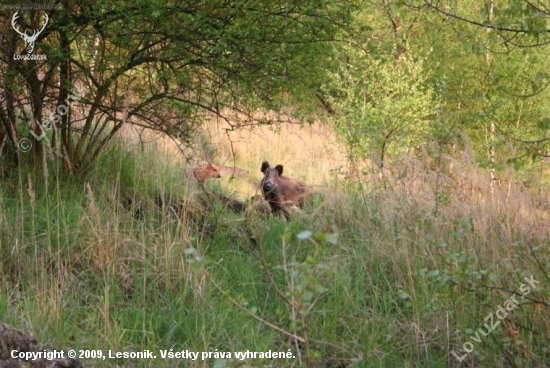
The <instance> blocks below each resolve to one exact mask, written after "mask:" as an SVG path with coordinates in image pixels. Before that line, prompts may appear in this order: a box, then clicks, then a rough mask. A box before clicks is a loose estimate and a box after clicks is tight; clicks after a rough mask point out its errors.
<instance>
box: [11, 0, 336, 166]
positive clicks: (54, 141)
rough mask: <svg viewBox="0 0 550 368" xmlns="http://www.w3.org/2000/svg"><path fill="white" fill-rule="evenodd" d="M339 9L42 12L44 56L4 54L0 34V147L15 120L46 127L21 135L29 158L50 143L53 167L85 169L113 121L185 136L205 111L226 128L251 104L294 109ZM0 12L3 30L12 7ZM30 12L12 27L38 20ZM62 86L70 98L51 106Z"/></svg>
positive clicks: (198, 6) (101, 4) (306, 95)
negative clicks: (48, 132)
mask: <svg viewBox="0 0 550 368" xmlns="http://www.w3.org/2000/svg"><path fill="white" fill-rule="evenodd" d="M345 10H346V6H344V5H342V4H338V3H333V2H319V1H308V0H296V1H284V2H279V1H277V2H270V3H269V4H268V3H265V2H261V1H253V2H244V3H235V4H233V3H227V2H220V1H217V0H211V1H206V2H201V3H182V2H178V1H176V2H174V1H168V2H150V1H137V2H133V3H131V4H130V3H128V2H124V1H115V2H112V1H107V2H106V1H93V2H82V3H79V4H68V3H67V4H65V5H64V6H63V7H61V8H54V10H52V11H50V12H49V18H50V23H49V25H48V27H47V28H46V31H45V32H44V33H43V35H42V36H41V38H40V42H39V43H38V44H37V50H38V51H37V52H41V53H43V54H45V55H46V56H47V60H45V61H25V60H15V59H14V58H13V57H12V56H13V54H16V53H19V52H21V45H22V42H20V40H19V39H18V37H19V35H17V34H16V33H15V32H7V33H6V35H5V37H3V38H2V43H1V45H0V47H1V48H2V55H3V58H4V60H3V61H4V62H3V63H2V65H1V68H2V71H3V72H2V74H3V78H2V84H1V86H2V89H1V93H2V96H3V99H4V101H5V103H4V104H2V107H1V110H0V120H1V121H2V129H1V130H0V141H2V142H4V141H8V142H9V145H7V146H3V148H4V150H5V151H4V152H0V153H1V154H6V152H11V156H12V157H13V160H14V163H15V164H17V162H18V159H19V158H20V157H19V156H20V152H19V151H18V150H17V147H18V144H19V141H20V140H21V138H22V137H21V135H22V131H21V130H20V129H19V126H20V119H21V120H22V122H23V124H22V125H30V126H31V127H32V129H33V131H34V133H35V134H36V135H37V136H40V135H41V133H42V131H43V130H44V127H50V126H52V123H53V128H54V130H53V136H52V137H50V139H51V141H50V142H48V143H49V144H48V145H47V146H44V145H43V143H44V142H46V141H47V139H44V140H35V139H33V137H32V136H29V139H31V141H32V143H33V153H34V156H33V157H34V158H35V159H37V160H38V161H40V160H39V158H40V157H41V156H45V152H43V151H44V150H46V152H47V151H49V150H52V151H53V152H54V153H57V154H58V155H57V156H58V157H60V158H62V162H63V165H64V166H63V168H64V169H65V171H68V172H75V173H76V172H79V171H86V170H87V169H88V168H89V167H90V164H91V163H92V162H94V161H95V160H96V159H97V157H98V155H99V153H100V152H101V150H103V149H104V147H105V146H106V145H107V143H108V142H109V141H110V140H111V139H112V138H113V137H114V136H115V135H116V134H117V133H118V132H119V131H120V130H121V129H122V127H123V126H125V125H133V126H134V127H135V128H136V129H141V128H148V129H153V130H158V131H161V132H164V133H166V134H168V135H169V136H171V137H173V138H174V139H176V140H179V141H181V142H183V143H186V142H187V143H188V142H189V139H190V137H191V133H193V132H194V131H195V130H196V128H197V127H198V126H200V125H201V122H202V121H203V120H202V119H204V118H205V117H207V116H208V117H211V116H212V115H218V116H221V117H222V118H225V119H227V120H228V121H229V122H230V123H231V124H232V127H233V128H235V127H237V126H243V125H251V124H254V123H257V121H258V119H257V117H256V116H254V115H253V113H254V112H255V110H256V109H257V108H259V107H262V108H263V109H276V110H280V109H281V108H282V107H283V106H290V105H291V104H293V105H295V106H296V107H300V108H303V107H305V106H307V104H308V103H309V104H311V102H312V100H313V96H314V94H313V93H314V89H315V87H316V86H317V85H318V84H319V83H320V80H322V79H323V73H324V71H325V67H326V65H327V63H326V60H328V59H327V58H325V57H324V55H326V54H327V53H329V52H330V45H329V42H330V41H331V40H333V38H334V35H335V32H336V30H337V29H338V28H339V27H340V24H342V23H343V22H344V21H345V18H346V12H345ZM2 12H3V17H2V19H3V25H2V27H3V28H4V29H7V28H8V27H9V22H10V21H11V17H12V14H11V13H10V12H9V10H8V9H7V8H5V9H3V10H2ZM38 13H40V12H31V16H32V17H31V18H32V19H31V20H30V21H28V22H27V23H23V24H26V25H28V26H29V28H32V26H31V25H36V24H38V23H39V22H40V19H41V18H40V17H38ZM24 18H25V17H23V16H22V17H21V18H20V19H19V21H20V22H24ZM69 93H73V94H74V95H75V96H76V97H77V98H78V99H80V101H78V103H76V102H75V103H74V106H71V108H70V113H65V114H60V110H59V107H60V106H61V105H64V104H65V105H66V104H67V103H66V102H65V101H66V99H67V98H68V97H70V96H69ZM61 111H64V110H63V108H62V110H61ZM56 112H57V114H58V115H59V116H57V117H56ZM276 121H277V119H273V118H271V119H264V120H260V123H267V124H270V123H273V122H276ZM42 126H43V127H42ZM6 150H7V151H6ZM44 160H45V159H44ZM42 166H44V165H42Z"/></svg>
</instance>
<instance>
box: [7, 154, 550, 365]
mask: <svg viewBox="0 0 550 368" xmlns="http://www.w3.org/2000/svg"><path fill="white" fill-rule="evenodd" d="M450 159H451V158H449V160H450ZM452 159H453V160H456V162H455V165H454V166H452V167H453V169H452V170H454V171H451V170H447V171H444V170H443V171H442V172H440V174H439V175H436V174H435V172H434V171H432V170H431V169H430V165H431V163H429V162H422V161H410V162H407V163H402V164H399V165H397V164H395V166H394V167H393V170H394V171H389V172H387V173H385V175H384V176H383V177H382V178H383V179H384V181H385V182H384V183H382V182H380V181H379V180H380V177H379V176H355V179H357V180H355V183H351V184H350V182H346V183H344V182H334V183H330V185H329V186H327V188H326V189H324V190H323V195H322V196H320V197H319V198H317V199H316V200H315V201H314V203H312V204H310V205H309V206H308V207H307V208H306V209H304V211H303V212H299V213H296V214H295V215H294V216H293V218H292V220H291V221H288V222H287V221H285V220H283V219H280V218H276V217H268V218H263V217H261V216H260V215H258V214H255V213H253V212H251V211H248V212H247V213H244V214H235V213H231V212H230V211H229V210H228V209H227V208H224V206H223V204H221V203H214V204H213V205H212V207H211V209H210V210H209V211H205V210H204V207H201V206H200V205H199V206H197V205H196V203H197V202H198V199H197V198H199V197H200V196H201V190H200V188H197V187H196V186H195V185H193V183H191V182H188V180H187V177H186V176H185V172H184V171H185V170H183V169H182V167H181V166H180V165H179V164H177V163H175V162H173V161H171V160H170V158H169V157H168V156H164V155H162V154H159V153H156V154H155V155H153V154H152V153H151V152H150V151H148V150H147V149H145V150H137V149H125V148H123V146H119V147H118V148H113V149H111V150H110V151H108V152H106V153H105V154H104V156H102V158H101V160H100V161H99V162H98V164H97V167H95V168H94V169H93V171H92V174H91V175H89V176H85V177H82V178H79V179H62V178H55V177H54V176H51V177H50V178H49V181H48V182H46V183H42V182H40V180H41V179H40V178H39V177H38V176H37V175H35V174H34V173H33V172H32V170H30V169H21V170H20V171H19V172H17V175H12V177H11V178H10V179H9V180H6V181H4V182H2V184H1V185H0V274H1V279H0V321H3V322H6V323H9V324H11V325H14V326H16V327H17V328H19V329H22V330H25V331H27V332H29V333H31V334H33V335H34V336H36V337H37V338H38V340H39V341H41V342H48V343H50V344H52V345H53V346H55V347H57V348H63V349H65V350H67V349H69V348H74V349H77V350H78V349H88V350H96V349H100V350H102V351H103V352H104V353H106V352H107V351H108V350H109V349H110V350H113V351H142V350H145V349H148V350H151V351H154V352H155V355H157V358H156V359H153V360H137V359H117V360H112V359H106V360H100V359H85V360H84V364H85V366H90V367H115V366H117V365H118V366H127V367H149V366H155V367H199V366H201V367H202V366H210V365H212V364H215V365H216V366H218V367H223V366H244V364H246V366H258V367H260V366H268V365H270V366H299V365H301V366H312V367H313V366H324V367H344V366H357V367H387V366H391V365H395V366H405V367H412V366H422V367H449V366H459V365H460V364H459V362H458V361H457V360H456V359H455V358H454V357H453V355H452V354H451V352H452V351H453V350H454V351H456V352H457V353H458V354H459V355H461V354H460V349H461V346H462V344H463V343H464V342H465V341H471V340H468V339H469V336H470V335H471V334H472V333H475V331H476V330H477V329H478V328H479V327H481V326H482V325H483V323H484V321H483V319H484V318H485V316H486V315H487V314H488V313H490V312H494V311H496V309H497V307H498V306H499V305H501V304H502V303H503V301H504V300H505V299H507V298H508V297H509V296H510V295H511V293H513V292H516V293H517V292H518V288H519V285H521V283H522V279H523V277H524V276H526V275H531V274H533V275H534V278H535V279H536V280H539V281H540V282H541V283H540V287H539V288H538V289H536V290H535V291H534V292H533V293H532V294H530V295H529V298H526V299H524V300H522V303H521V305H520V306H518V307H517V308H516V309H515V310H514V312H513V313H511V314H510V316H509V317H507V319H506V320H505V321H503V322H502V323H501V325H500V326H499V327H498V328H497V329H496V330H495V331H494V332H492V333H491V334H490V335H488V336H487V337H482V339H481V342H480V343H476V344H474V351H473V352H472V354H471V355H470V356H468V358H467V359H466V360H465V361H464V363H463V364H466V363H468V364H470V365H472V366H475V365H478V366H517V367H521V366H544V364H547V362H548V361H550V356H549V352H548V349H547V345H548V344H547V341H546V336H547V331H548V327H549V321H548V317H547V315H548V313H547V312H548V304H547V303H546V300H547V299H548V292H549V290H550V289H549V287H550V285H549V282H548V279H547V277H546V275H547V272H548V267H549V264H550V261H549V258H548V257H549V256H550V252H549V248H548V232H547V230H546V229H545V228H544V227H543V226H541V225H540V224H541V221H542V220H541V218H540V217H538V216H539V212H537V211H536V209H535V208H534V206H532V205H531V203H532V202H531V197H530V196H529V195H528V193H526V192H525V190H524V188H521V187H520V186H519V185H517V183H515V182H514V181H513V177H512V176H511V177H510V185H504V186H502V188H500V187H497V188H496V189H491V188H490V185H488V182H487V180H486V179H484V178H485V176H484V173H483V172H482V171H481V170H478V169H477V168H475V167H473V166H469V167H467V166H465V165H462V166H461V165H458V164H457V163H460V162H465V161H467V160H466V159H465V158H464V157H455V158H452ZM283 163H284V162H283ZM382 184H385V185H382ZM207 187H208V190H210V191H219V190H221V188H220V186H219V184H218V183H215V182H211V183H208V185H207ZM384 187H385V189H384ZM159 194H162V195H169V196H170V197H171V198H172V201H174V202H177V203H186V204H187V205H186V206H185V210H184V211H183V212H181V213H179V214H174V213H171V212H170V211H167V210H166V209H162V208H159V207H158V205H157V204H156V203H155V202H156V196H158V195H159ZM128 203H131V205H130V206H128ZM197 219H198V220H197ZM304 231H310V232H311V233H308V232H304ZM251 237H254V238H255V240H256V242H255V243H254V242H252V241H251ZM161 349H168V350H170V349H174V351H181V350H191V351H195V352H197V351H198V352H204V351H211V352H214V351H216V349H217V351H220V352H232V353H233V352H235V351H247V350H250V351H268V350H276V351H285V352H286V351H288V349H290V351H291V352H292V353H293V355H294V356H295V358H294V359H278V360H265V359H264V360H262V359H255V360H248V361H246V362H240V361H238V360H237V359H235V357H234V356H233V357H232V358H231V359H225V360H224V359H210V360H208V361H202V360H200V359H199V360H198V361H189V360H181V359H180V360H174V359H167V360H163V359H161V358H160V353H159V351H160V350H161Z"/></svg>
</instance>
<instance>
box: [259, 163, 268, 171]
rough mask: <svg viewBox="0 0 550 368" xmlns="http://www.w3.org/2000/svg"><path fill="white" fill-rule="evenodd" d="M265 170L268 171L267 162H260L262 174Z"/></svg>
mask: <svg viewBox="0 0 550 368" xmlns="http://www.w3.org/2000/svg"><path fill="white" fill-rule="evenodd" d="M267 169H269V162H267V161H264V162H262V168H261V170H262V172H263V173H265V171H266V170H267Z"/></svg>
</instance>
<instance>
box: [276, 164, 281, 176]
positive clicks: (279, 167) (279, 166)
mask: <svg viewBox="0 0 550 368" xmlns="http://www.w3.org/2000/svg"><path fill="white" fill-rule="evenodd" d="M275 170H277V172H278V173H279V175H283V165H277V166H275Z"/></svg>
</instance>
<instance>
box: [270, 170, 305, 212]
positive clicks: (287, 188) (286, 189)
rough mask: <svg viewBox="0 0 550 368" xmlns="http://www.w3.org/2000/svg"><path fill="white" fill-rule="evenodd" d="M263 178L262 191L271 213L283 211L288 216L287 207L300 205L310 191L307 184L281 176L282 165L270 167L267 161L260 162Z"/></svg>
mask: <svg viewBox="0 0 550 368" xmlns="http://www.w3.org/2000/svg"><path fill="white" fill-rule="evenodd" d="M261 171H262V172H263V173H264V178H263V179H262V182H261V184H260V186H261V188H262V193H263V195H264V197H265V199H266V201H267V202H268V203H269V206H270V207H271V213H277V214H280V213H283V214H284V215H285V217H287V218H288V217H289V209H290V208H292V207H293V206H299V207H301V206H302V205H303V203H304V200H305V197H306V195H307V194H308V192H309V191H310V188H309V186H308V185H307V184H306V183H304V182H301V181H299V180H296V179H292V178H289V177H286V176H283V165H277V166H275V167H270V166H269V162H267V161H264V162H263V163H262V167H261Z"/></svg>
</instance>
